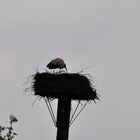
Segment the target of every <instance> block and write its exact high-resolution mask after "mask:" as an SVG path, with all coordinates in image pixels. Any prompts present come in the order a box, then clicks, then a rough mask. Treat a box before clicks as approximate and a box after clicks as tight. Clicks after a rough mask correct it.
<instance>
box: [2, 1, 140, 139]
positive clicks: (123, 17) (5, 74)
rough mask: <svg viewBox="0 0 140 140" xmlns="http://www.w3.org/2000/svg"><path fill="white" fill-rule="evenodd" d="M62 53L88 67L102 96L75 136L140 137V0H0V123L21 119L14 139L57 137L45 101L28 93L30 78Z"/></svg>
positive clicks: (72, 67) (72, 68) (71, 66)
mask: <svg viewBox="0 0 140 140" xmlns="http://www.w3.org/2000/svg"><path fill="white" fill-rule="evenodd" d="M56 57H61V58H63V59H64V60H65V62H66V64H67V68H68V71H69V72H77V71H80V70H81V69H82V68H85V67H88V66H90V65H93V67H91V68H90V69H87V70H85V73H89V74H90V75H91V76H92V77H93V80H94V81H95V83H96V87H97V90H98V92H99V94H100V96H101V102H97V104H94V102H93V103H91V104H89V105H87V107H86V108H85V110H84V111H83V112H82V113H81V115H80V116H79V118H78V119H77V120H76V121H75V123H74V124H73V125H72V126H71V128H70V134H69V136H70V137H69V139H70V140H85V139H87V140H94V139H95V140H103V139H104V140H132V139H133V140H139V139H140V132H139V131H140V109H139V107H140V86H139V84H140V1H139V0H22V1H20V0H5V1H2V0H1V1H0V65H1V68H0V85H1V86H0V95H1V96H0V111H1V113H0V124H1V125H8V119H9V115H10V114H14V115H15V116H16V117H17V118H18V119H19V122H18V123H17V124H16V125H15V130H16V131H17V133H18V134H19V135H18V136H17V137H16V138H15V140H29V139H30V140H38V139H41V140H55V139H56V128H55V127H54V126H53V123H52V120H51V117H50V115H49V113H48V110H47V108H46V106H45V103H44V101H43V100H40V101H36V102H35V104H34V106H32V103H33V101H34V99H35V97H31V96H28V94H25V95H24V94H23V92H24V89H25V86H23V83H25V82H26V80H27V77H28V76H30V75H32V74H34V72H35V69H36V67H38V68H39V70H40V71H42V69H43V68H45V67H46V65H47V63H49V61H50V60H52V59H53V58H56Z"/></svg>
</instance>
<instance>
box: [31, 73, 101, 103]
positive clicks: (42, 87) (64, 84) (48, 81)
mask: <svg viewBox="0 0 140 140" xmlns="http://www.w3.org/2000/svg"><path fill="white" fill-rule="evenodd" d="M32 90H33V92H34V94H35V95H39V96H41V97H47V98H70V99H73V100H94V101H95V99H99V98H98V95H97V93H96V89H95V88H94V86H93V85H92V81H91V80H90V79H89V78H87V76H85V75H82V74H78V73H60V74H56V73H54V74H53V73H49V72H43V73H39V72H37V73H36V74H35V75H33V81H32Z"/></svg>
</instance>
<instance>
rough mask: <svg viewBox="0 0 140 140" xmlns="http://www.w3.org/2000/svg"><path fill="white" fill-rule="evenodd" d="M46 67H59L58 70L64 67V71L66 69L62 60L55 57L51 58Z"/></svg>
mask: <svg viewBox="0 0 140 140" xmlns="http://www.w3.org/2000/svg"><path fill="white" fill-rule="evenodd" d="M47 67H48V68H49V69H57V68H58V69H59V72H60V70H61V69H63V68H65V69H66V71H67V67H66V64H65V62H64V60H63V59H61V58H55V59H53V60H52V61H50V63H49V64H48V65H47Z"/></svg>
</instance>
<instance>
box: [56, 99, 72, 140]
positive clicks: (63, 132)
mask: <svg viewBox="0 0 140 140" xmlns="http://www.w3.org/2000/svg"><path fill="white" fill-rule="evenodd" d="M70 109H71V99H67V98H59V99H58V109H57V137H56V140H68V136H69V121H70Z"/></svg>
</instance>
